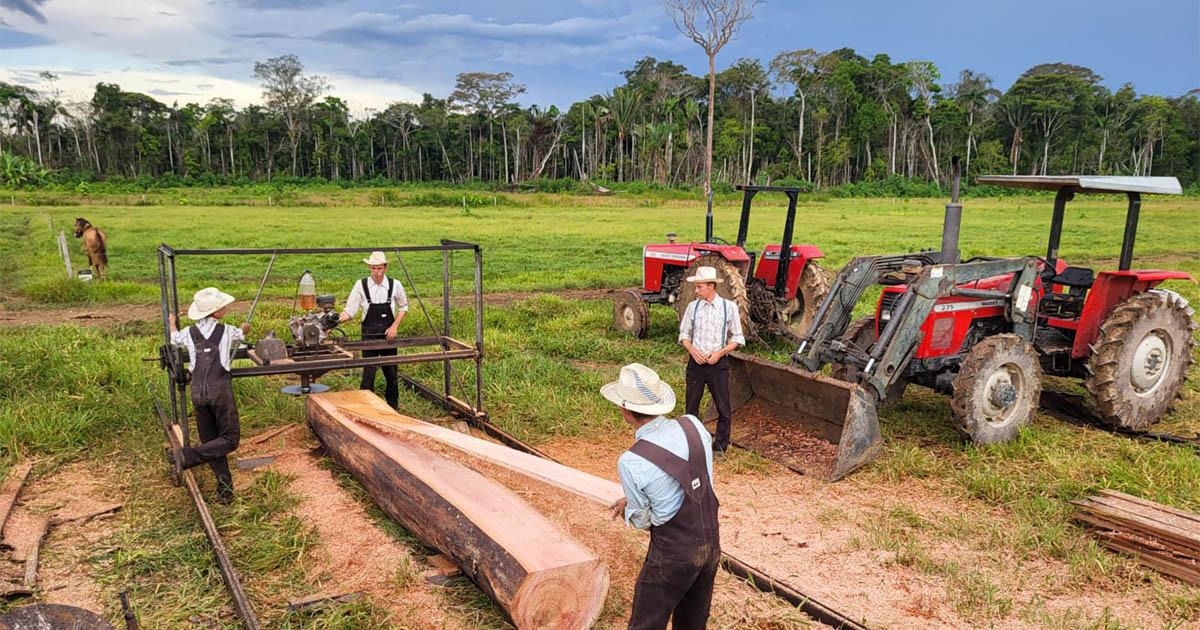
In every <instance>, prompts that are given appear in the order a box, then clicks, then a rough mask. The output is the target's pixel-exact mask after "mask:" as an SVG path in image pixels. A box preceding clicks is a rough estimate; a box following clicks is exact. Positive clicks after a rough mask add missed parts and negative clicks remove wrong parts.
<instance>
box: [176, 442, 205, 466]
mask: <svg viewBox="0 0 1200 630" xmlns="http://www.w3.org/2000/svg"><path fill="white" fill-rule="evenodd" d="M179 461H180V465H181V467H182V468H183V469H184V470H187V469H189V468H195V467H196V466H199V465H200V464H203V463H204V460H202V459H200V455H199V454H197V453H196V449H194V448H192V447H190V446H185V447H183V448H181V449H179Z"/></svg>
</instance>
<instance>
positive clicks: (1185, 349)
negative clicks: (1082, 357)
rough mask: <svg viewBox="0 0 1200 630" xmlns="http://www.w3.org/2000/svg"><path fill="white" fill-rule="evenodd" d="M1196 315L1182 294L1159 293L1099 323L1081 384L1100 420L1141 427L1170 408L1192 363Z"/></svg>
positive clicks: (1134, 300) (1132, 301)
mask: <svg viewBox="0 0 1200 630" xmlns="http://www.w3.org/2000/svg"><path fill="white" fill-rule="evenodd" d="M1192 314H1193V311H1192V309H1191V307H1189V306H1188V303H1187V300H1185V299H1184V298H1183V297H1182V296H1180V295H1179V294H1178V293H1174V292H1172V291H1164V290H1159V289H1154V290H1150V291H1145V292H1143V293H1139V294H1137V295H1134V296H1131V297H1129V298H1128V299H1126V300H1125V301H1124V302H1121V303H1120V304H1118V305H1117V307H1116V308H1114V309H1113V311H1112V313H1110V314H1109V315H1108V318H1107V319H1105V320H1104V323H1103V324H1101V325H1100V336H1099V337H1098V338H1097V339H1096V342H1095V343H1094V344H1093V345H1092V355H1091V356H1090V357H1088V362H1087V371H1088V376H1087V377H1086V378H1085V379H1084V381H1083V386H1084V387H1085V388H1087V392H1088V396H1087V397H1088V402H1089V405H1090V406H1091V407H1092V409H1093V410H1094V411H1095V412H1096V413H1097V415H1099V416H1100V418H1101V419H1102V420H1104V421H1105V422H1107V423H1109V424H1111V425H1113V426H1119V427H1124V428H1128V429H1142V428H1145V427H1148V426H1150V425H1151V424H1154V423H1155V422H1158V420H1159V419H1160V418H1162V416H1163V415H1164V414H1166V413H1167V412H1168V411H1170V410H1171V406H1172V405H1174V404H1175V398H1176V397H1178V396H1179V393H1180V391H1181V390H1182V389H1183V382H1184V380H1185V379H1187V373H1188V367H1190V366H1191V364H1192V347H1193V346H1194V345H1195V340H1194V338H1193V336H1192V331H1193V330H1195V329H1196V324H1195V322H1193V321H1192Z"/></svg>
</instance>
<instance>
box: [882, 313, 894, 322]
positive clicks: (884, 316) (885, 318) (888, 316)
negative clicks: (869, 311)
mask: <svg viewBox="0 0 1200 630" xmlns="http://www.w3.org/2000/svg"><path fill="white" fill-rule="evenodd" d="M891 318H892V312H891V311H879V321H881V322H886V321H888V320H890V319H891Z"/></svg>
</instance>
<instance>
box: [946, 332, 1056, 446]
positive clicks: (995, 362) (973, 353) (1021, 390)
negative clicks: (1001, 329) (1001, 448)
mask: <svg viewBox="0 0 1200 630" xmlns="http://www.w3.org/2000/svg"><path fill="white" fill-rule="evenodd" d="M1041 391H1042V369H1041V366H1040V365H1039V364H1038V356H1037V350H1035V349H1034V347H1033V345H1032V344H1030V343H1029V342H1028V341H1025V340H1024V339H1022V338H1021V337H1019V336H1017V335H1010V334H1002V335H993V336H991V337H988V338H987V339H984V340H983V341H981V342H979V343H977V344H975V346H974V347H972V348H971V350H970V352H968V353H967V356H966V358H964V359H963V361H962V364H961V365H960V366H959V371H958V376H956V377H954V394H953V395H952V396H951V397H950V412H951V414H953V416H954V419H955V421H956V423H957V424H958V428H959V429H960V430H962V432H963V433H966V434H967V435H969V436H970V437H971V441H972V442H975V443H976V444H995V443H997V442H1007V441H1009V440H1011V439H1013V438H1015V437H1017V431H1018V430H1019V429H1020V428H1021V427H1022V426H1025V425H1026V424H1029V423H1030V422H1032V421H1033V415H1034V412H1036V411H1037V406H1038V398H1039V397H1040V395H1041Z"/></svg>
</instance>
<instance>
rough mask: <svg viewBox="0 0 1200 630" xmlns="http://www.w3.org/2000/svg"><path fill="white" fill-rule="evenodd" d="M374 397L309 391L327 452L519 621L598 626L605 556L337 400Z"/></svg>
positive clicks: (314, 423) (413, 439) (494, 486)
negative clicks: (364, 418) (312, 392)
mask: <svg viewBox="0 0 1200 630" xmlns="http://www.w3.org/2000/svg"><path fill="white" fill-rule="evenodd" d="M364 397H366V398H364ZM370 398H374V399H376V400H378V397H376V396H374V395H373V394H371V393H369V392H339V393H335V394H317V395H311V396H309V397H308V423H309V425H310V426H311V427H312V429H313V431H314V432H315V433H316V434H317V436H318V437H319V438H320V440H321V443H322V444H323V445H324V446H325V450H326V452H328V453H329V454H330V455H331V456H332V457H333V458H334V459H335V460H336V461H337V462H338V463H339V464H341V465H342V466H343V467H344V468H346V469H347V470H348V471H350V473H351V474H352V475H353V476H354V477H355V478H356V479H357V480H358V481H359V482H360V483H362V485H363V486H364V487H365V488H366V489H367V492H368V493H369V494H370V495H371V497H372V498H373V499H374V500H375V502H376V503H377V504H378V505H379V507H380V508H382V509H383V510H384V511H385V512H387V513H388V514H389V515H390V516H392V517H393V518H395V519H396V520H397V521H399V522H400V523H401V524H402V525H404V526H405V527H406V528H408V529H409V530H410V531H411V532H413V533H414V534H416V535H417V537H419V538H420V539H421V540H423V541H425V542H426V543H428V544H429V545H431V546H433V547H435V548H436V549H438V550H439V551H441V552H442V553H443V554H445V555H446V556H448V557H449V558H451V559H452V560H453V561H454V563H455V564H457V565H458V566H459V568H461V569H462V571H463V573H464V574H465V575H467V576H468V577H470V578H471V580H472V581H474V582H475V583H476V584H478V585H479V587H480V588H481V589H482V590H483V591H484V592H485V593H487V594H488V595H489V596H490V597H491V598H492V599H493V600H494V601H495V602H496V603H497V604H499V605H500V607H501V608H503V609H504V611H505V612H506V613H508V615H509V617H510V618H511V619H512V620H513V622H514V624H515V625H516V626H517V627H518V628H522V629H524V628H563V629H566V628H587V627H590V626H591V625H592V624H593V623H594V622H595V620H596V619H597V618H598V617H599V615H600V609H601V606H602V605H603V604H604V600H605V597H606V596H607V594H608V583H609V577H608V568H607V566H606V565H605V564H604V562H603V561H602V560H600V559H599V558H598V557H597V556H596V555H595V554H594V553H592V552H591V551H590V550H588V549H587V548H585V547H583V546H582V545H580V544H579V543H578V542H576V541H574V540H572V539H571V538H570V537H569V536H567V535H566V534H564V533H563V532H561V531H560V530H559V529H558V528H557V527H556V526H555V525H554V524H553V523H551V522H550V521H549V520H548V519H546V517H544V516H542V515H541V514H540V513H538V512H537V511H536V510H534V509H533V508H532V507H530V506H529V504H527V503H526V502H525V501H524V500H522V499H521V498H520V497H518V496H517V495H516V494H514V493H513V492H511V491H510V490H508V489H507V488H506V487H504V486H502V485H500V484H499V483H497V482H496V481H494V480H492V479H489V478H487V477H484V476H483V475H481V474H479V473H477V472H475V471H474V470H472V469H470V468H467V467H466V466H464V465H462V464H459V463H458V462H455V461H453V460H450V459H447V458H446V457H445V456H443V455H441V454H439V453H437V452H435V451H433V450H431V449H430V448H428V447H426V446H424V445H423V444H422V443H420V442H419V441H418V439H417V436H416V434H410V435H407V436H406V435H404V434H402V433H400V432H396V433H393V432H384V431H381V430H380V429H379V428H376V426H375V424H376V423H367V422H362V421H360V420H361V416H360V415H359V414H367V415H370V416H372V417H374V416H375V415H376V412H375V411H373V410H371V409H366V408H364V407H362V406H359V407H356V408H355V409H356V411H355V412H354V414H353V415H352V414H350V413H346V412H344V411H343V410H342V408H341V405H340V404H339V403H345V404H353V402H354V401H356V400H358V401H360V402H361V401H362V400H369V399H370ZM384 409H387V408H386V406H385V407H384ZM387 412H388V413H390V414H392V415H398V414H395V412H393V411H391V410H390V409H387ZM381 413H382V412H381ZM385 415H386V414H385ZM455 434H456V435H462V434H458V433H455ZM501 448H503V447H501ZM506 450H509V452H511V453H514V454H517V455H519V454H520V453H517V452H516V451H512V450H511V449H506ZM494 455H496V456H498V454H494Z"/></svg>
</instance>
